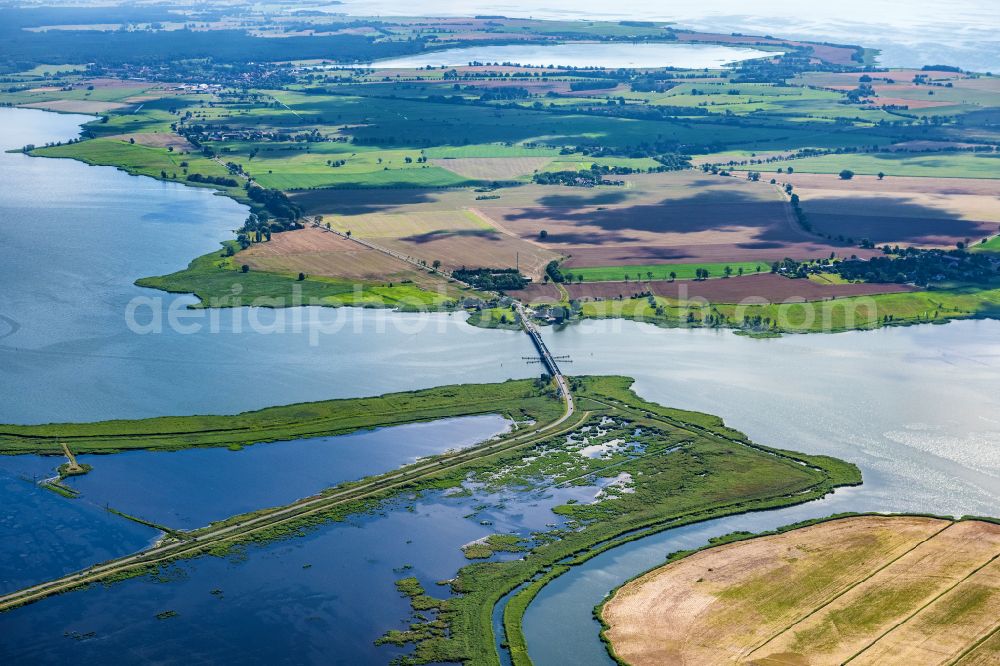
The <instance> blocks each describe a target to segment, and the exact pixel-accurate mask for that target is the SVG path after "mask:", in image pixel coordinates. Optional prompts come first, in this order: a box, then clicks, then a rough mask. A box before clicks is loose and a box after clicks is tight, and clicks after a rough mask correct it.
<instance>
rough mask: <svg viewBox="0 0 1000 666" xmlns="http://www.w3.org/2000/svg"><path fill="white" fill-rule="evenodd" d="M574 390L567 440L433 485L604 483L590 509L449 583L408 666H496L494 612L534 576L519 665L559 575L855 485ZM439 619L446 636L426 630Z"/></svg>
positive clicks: (673, 413) (516, 646) (414, 629)
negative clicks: (706, 523)
mask: <svg viewBox="0 0 1000 666" xmlns="http://www.w3.org/2000/svg"><path fill="white" fill-rule="evenodd" d="M572 383H573V388H574V395H575V396H576V397H577V400H578V402H579V403H580V404H581V405H586V409H588V410H593V411H592V412H591V415H590V416H589V417H588V418H587V419H584V420H583V421H582V422H580V423H579V424H578V425H577V426H575V427H574V428H573V429H572V430H571V431H570V432H569V433H562V434H559V435H553V436H551V437H549V438H545V439H543V440H541V441H539V442H538V443H537V444H535V445H534V446H532V447H531V448H530V449H527V450H523V451H517V452H512V453H511V454H508V455H500V456H496V457H495V458H493V459H490V460H487V461H477V462H475V463H472V464H470V466H469V467H468V468H466V469H465V470H455V471H454V472H451V473H448V474H447V475H446V476H445V477H444V478H442V479H440V481H438V482H436V483H433V484H432V487H454V486H455V485H456V484H462V483H463V482H465V481H471V482H473V483H475V484H485V487H487V488H491V489H495V488H500V487H507V488H510V487H514V488H524V489H531V490H537V489H539V488H551V487H564V486H567V485H592V484H594V483H595V482H596V481H598V480H602V481H601V483H600V485H601V486H602V491H601V493H600V494H599V496H598V497H597V498H595V501H594V502H592V503H582V502H569V503H567V504H564V505H562V506H560V507H557V508H556V513H557V514H561V515H563V516H565V517H566V518H568V523H566V526H565V527H564V528H557V529H554V530H551V531H549V532H545V533H539V534H534V535H532V537H533V538H532V541H531V542H530V543H529V544H528V547H527V550H525V551H524V553H523V557H522V558H519V559H515V560H510V561H504V562H483V563H475V564H471V565H469V566H467V567H465V568H463V569H462V570H461V571H460V572H459V575H458V577H457V578H456V579H455V580H454V581H453V582H452V591H453V592H455V593H456V594H457V596H454V597H451V598H448V599H446V600H443V601H441V603H440V606H439V608H438V612H437V615H436V616H435V618H434V619H433V620H432V621H430V622H428V623H427V626H424V625H423V624H422V623H420V622H415V623H414V624H413V625H411V628H410V633H409V634H408V635H409V637H410V638H412V639H413V640H412V641H409V642H413V643H416V649H415V652H414V655H413V657H412V662H413V663H431V662H451V661H462V662H465V663H472V664H497V663H499V658H498V656H497V654H496V652H495V650H494V647H493V645H494V643H493V632H492V624H491V613H492V608H493V607H494V605H495V604H496V603H497V602H498V601H499V599H500V598H501V597H502V596H504V595H505V594H507V593H508V592H510V591H511V590H514V589H516V588H518V587H519V586H520V585H522V584H524V583H527V582H528V581H531V580H532V579H534V578H535V577H536V576H539V575H541V577H540V578H538V579H537V580H535V582H533V583H531V584H529V585H528V586H527V587H525V588H523V589H522V590H521V592H519V593H518V594H517V595H515V596H514V597H513V598H512V599H511V600H510V601H509V603H508V605H507V606H506V609H505V615H504V623H505V627H506V631H507V641H508V643H509V646H510V650H511V655H512V658H513V661H514V663H515V664H527V663H529V662H528V658H527V652H526V647H525V644H524V639H523V636H522V635H521V633H520V622H521V617H522V615H523V612H524V609H525V608H526V607H527V604H528V602H529V601H530V599H531V598H532V597H533V596H534V594H536V593H537V591H538V590H539V589H541V587H542V586H544V585H545V584H546V583H547V582H549V581H550V580H552V579H554V578H555V577H557V576H558V575H560V574H561V573H563V572H565V571H566V570H567V569H568V567H571V566H575V565H577V564H580V563H582V562H583V561H585V560H587V559H589V558H590V557H592V556H593V555H595V554H597V553H599V552H602V551H603V550H605V549H608V548H612V547H614V546H616V545H619V544H621V543H624V542H626V541H629V540H632V539H637V538H641V537H643V536H646V535H648V534H650V533H652V532H655V531H658V530H662V529H667V528H670V527H675V526H679V525H682V524H685V523H688V522H694V521H698V520H704V519H708V518H711V517H715V516H719V515H725V514H731V513H739V512H743V511H748V510H752V509H760V508H769V507H777V506H785V505H788V504H794V503H798V502H802V501H808V500H810V499H813V498H816V497H819V496H822V495H823V494H825V493H827V492H829V491H830V490H831V489H832V488H833V487H834V486H836V485H842V484H857V483H859V482H860V474H859V472H858V470H857V468H856V467H854V466H853V465H850V464H848V463H844V462H841V461H838V460H835V459H832V458H827V457H823V456H802V455H799V454H794V453H789V452H785V451H777V450H774V449H768V448H766V447H761V446H759V445H756V444H753V443H752V442H750V441H749V440H747V439H746V438H745V436H743V435H742V434H740V433H739V432H737V431H734V430H731V429H729V428H727V427H726V426H725V425H723V423H722V422H721V421H720V420H719V419H718V418H716V417H712V416H709V415H705V414H698V413H694V412H685V411H681V410H674V409H668V408H664V407H661V406H659V405H655V404H653V403H649V402H646V401H643V400H642V399H641V398H638V396H636V395H635V394H634V393H632V392H631V391H630V390H629V388H628V387H629V384H630V383H631V380H628V379H624V378H620V377H587V378H573V379H572ZM428 483H430V482H428ZM494 536H495V535H494ZM476 554H477V555H479V554H480V553H478V551H477V552H476ZM482 554H483V555H485V552H484V553H482ZM442 621H444V622H446V623H447V627H448V632H446V633H441V632H436V631H434V627H436V626H439V623H440V622H442ZM390 637H391V638H393V639H394V641H393V642H396V641H399V642H402V641H403V640H404V636H402V635H400V634H399V633H397V632H390V633H389V634H387V635H386V640H388V639H389V638H390Z"/></svg>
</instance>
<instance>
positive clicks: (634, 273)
mask: <svg viewBox="0 0 1000 666" xmlns="http://www.w3.org/2000/svg"><path fill="white" fill-rule="evenodd" d="M727 266H728V267H729V269H730V270H731V271H732V274H733V275H738V274H739V272H740V269H743V272H744V273H747V274H750V273H766V272H768V271H769V270H770V269H771V262H769V261H736V262H732V261H731V262H728V263H693V264H642V265H638V266H587V267H585V268H567V269H566V272H567V273H571V274H572V275H573V276H574V277H576V278H580V277H581V276H582V277H583V279H584V281H586V282H618V281H627V280H635V281H639V280H672V279H677V280H693V279H695V278H698V277H701V276H700V275H699V274H698V269H702V270H707V271H708V273H709V277H722V276H723V275H725V274H726V267H727ZM650 275H652V277H650Z"/></svg>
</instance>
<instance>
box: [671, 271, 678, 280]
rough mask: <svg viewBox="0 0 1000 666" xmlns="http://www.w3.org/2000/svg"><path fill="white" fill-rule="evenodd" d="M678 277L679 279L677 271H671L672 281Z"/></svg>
mask: <svg viewBox="0 0 1000 666" xmlns="http://www.w3.org/2000/svg"><path fill="white" fill-rule="evenodd" d="M676 279H677V272H676V271H670V281H671V282H673V281H674V280H676Z"/></svg>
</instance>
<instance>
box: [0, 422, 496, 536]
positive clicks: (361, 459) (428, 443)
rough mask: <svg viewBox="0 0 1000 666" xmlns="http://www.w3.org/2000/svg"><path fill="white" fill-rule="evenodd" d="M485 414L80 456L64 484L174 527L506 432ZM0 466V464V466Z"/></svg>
mask: <svg viewBox="0 0 1000 666" xmlns="http://www.w3.org/2000/svg"><path fill="white" fill-rule="evenodd" d="M508 426H509V422H508V421H507V420H506V419H504V418H503V417H502V416H497V415H491V414H485V415H482V416H468V417H463V418H454V419H440V420H437V421H432V422H428V423H411V424H407V425H401V426H394V427H391V428H379V429H377V430H369V431H362V432H356V433H352V434H349V435H340V436H336V437H315V438H311V439H299V440H294V441H290V442H273V443H269V444H256V445H254V446H250V447H247V448H245V449H243V450H242V451H230V450H228V449H218V448H213V449H187V450H184V451H175V452H154V451H130V452H127V453H120V454H117V455H113V456H79V457H78V458H77V460H79V461H80V462H81V463H88V464H90V465H93V467H94V470H93V471H92V472H91V473H89V474H87V475H86V476H78V477H74V478H71V479H69V480H67V484H68V485H71V486H73V487H74V488H77V489H78V490H80V491H81V498H82V499H86V500H88V501H90V502H93V503H95V504H98V505H100V506H104V505H105V504H108V505H110V506H112V507H114V508H116V509H119V510H120V511H124V512H125V513H128V514H129V515H133V516H138V517H140V518H143V519H145V520H149V521H152V522H154V523H157V524H158V525H164V526H166V527H171V528H174V529H193V528H195V527H201V526H203V525H207V524H208V523H210V522H213V521H216V520H221V519H223V518H228V517H229V516H234V515H236V514H239V513H246V512H249V511H254V510H256V509H260V508H263V507H268V506H280V505H283V504H289V503H290V502H293V501H295V500H297V499H300V498H302V497H307V496H309V495H312V494H313V493H316V492H319V491H320V490H323V489H324V488H329V487H331V486H335V485H337V484H339V483H342V482H344V481H352V480H355V479H361V478H364V477H366V476H370V475H372V474H376V473H380V472H385V471H388V470H391V469H395V468H397V467H401V466H403V465H405V464H408V463H411V462H414V461H415V460H416V459H417V458H422V457H425V456H429V455H434V454H438V453H443V452H444V451H446V450H448V449H460V448H465V447H467V446H471V445H473V444H476V443H477V442H482V441H484V440H487V439H489V438H490V437H493V436H494V435H497V434H499V433H502V432H505V431H506V430H507V429H508ZM2 463H3V461H2V460H0V464H2Z"/></svg>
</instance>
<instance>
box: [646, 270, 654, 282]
mask: <svg viewBox="0 0 1000 666" xmlns="http://www.w3.org/2000/svg"><path fill="white" fill-rule="evenodd" d="M646 279H647V280H652V279H653V271H646Z"/></svg>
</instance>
